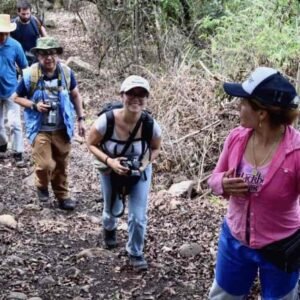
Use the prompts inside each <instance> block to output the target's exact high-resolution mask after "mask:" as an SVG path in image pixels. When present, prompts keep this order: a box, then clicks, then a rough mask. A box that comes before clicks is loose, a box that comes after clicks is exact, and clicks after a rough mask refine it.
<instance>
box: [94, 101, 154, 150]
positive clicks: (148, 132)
mask: <svg viewBox="0 0 300 300" xmlns="http://www.w3.org/2000/svg"><path fill="white" fill-rule="evenodd" d="M122 107H123V103H122V102H121V101H118V100H113V101H110V102H108V103H106V104H104V106H103V109H102V110H101V111H100V112H99V113H98V116H101V115H102V114H104V113H105V114H106V118H107V127H106V132H105V134H104V137H103V139H102V141H101V144H103V143H105V142H106V141H108V140H110V139H111V137H112V135H113V131H114V126H115V117H114V114H113V110H114V109H117V108H122ZM153 125H154V121H153V117H152V116H151V114H150V112H148V111H146V110H144V111H143V113H142V134H141V139H142V141H145V142H146V143H147V145H148V147H149V145H150V143H151V140H152V136H153ZM143 150H144V149H143Z"/></svg>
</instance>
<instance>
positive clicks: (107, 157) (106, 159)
mask: <svg viewBox="0 0 300 300" xmlns="http://www.w3.org/2000/svg"><path fill="white" fill-rule="evenodd" d="M109 158H110V157H109V156H108V155H107V156H106V158H105V161H104V163H105V164H106V165H107V166H108V164H107V161H108V159H109Z"/></svg>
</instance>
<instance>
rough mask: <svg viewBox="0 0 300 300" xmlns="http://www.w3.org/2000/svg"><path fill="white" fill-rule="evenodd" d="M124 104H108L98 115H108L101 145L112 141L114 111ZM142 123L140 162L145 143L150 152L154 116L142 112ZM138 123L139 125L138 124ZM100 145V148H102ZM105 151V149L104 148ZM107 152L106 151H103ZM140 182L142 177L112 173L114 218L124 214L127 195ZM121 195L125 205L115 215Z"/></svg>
mask: <svg viewBox="0 0 300 300" xmlns="http://www.w3.org/2000/svg"><path fill="white" fill-rule="evenodd" d="M122 107H123V104H122V102H120V101H111V102H108V103H106V104H105V105H104V107H103V109H102V110H101V111H100V113H99V114H98V116H100V115H102V114H104V113H105V114H106V118H107V126H106V132H105V134H104V137H103V139H102V141H101V145H103V144H104V142H106V141H108V140H110V139H111V137H112V134H113V130H114V126H115V118H114V114H113V110H114V109H117V108H122ZM139 122H141V123H142V133H141V140H142V154H141V157H140V158H139V159H140V160H142V158H143V156H144V154H145V150H146V145H145V143H147V146H148V149H149V151H150V142H151V140H152V135H153V125H154V121H153V118H152V116H151V115H150V113H149V112H148V111H145V110H144V111H143V112H142V116H141V119H140V120H139V121H138V123H139ZM138 123H137V124H138ZM138 127H139V126H138V125H136V128H135V129H134V130H133V132H132V134H133V135H135V133H136V129H138ZM133 138H134V136H131V137H129V139H128V141H127V143H128V142H129V144H130V140H131V141H132V140H133ZM127 143H126V142H125V144H126V145H125V146H124V149H123V152H125V151H126V150H125V149H126V148H127V147H126V146H128V145H129V144H128V145H127ZM101 145H100V146H101ZM102 149H103V147H102ZM103 150H104V151H105V149H103ZM144 176H146V174H145V173H144ZM139 180H140V176H120V175H119V174H117V173H115V172H112V173H111V185H112V194H111V207H110V211H111V214H112V215H113V216H114V217H120V216H122V215H123V214H124V211H125V202H126V195H128V194H129V193H130V190H131V188H132V187H133V186H134V185H135V184H136V183H137V182H138V181H139ZM117 195H119V197H120V199H121V201H122V203H123V208H122V211H121V212H119V213H117V214H115V213H114V212H113V207H114V204H115V200H116V196H117Z"/></svg>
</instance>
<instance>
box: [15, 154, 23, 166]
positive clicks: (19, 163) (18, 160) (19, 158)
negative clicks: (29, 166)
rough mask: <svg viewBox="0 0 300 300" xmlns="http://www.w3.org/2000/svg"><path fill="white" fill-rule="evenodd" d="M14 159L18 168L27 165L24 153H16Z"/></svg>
mask: <svg viewBox="0 0 300 300" xmlns="http://www.w3.org/2000/svg"><path fill="white" fill-rule="evenodd" d="M14 160H15V163H16V166H17V167H18V168H23V167H25V161H24V159H23V153H21V152H17V153H14Z"/></svg>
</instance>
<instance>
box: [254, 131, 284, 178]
mask: <svg viewBox="0 0 300 300" xmlns="http://www.w3.org/2000/svg"><path fill="white" fill-rule="evenodd" d="M282 133H283V132H282V131H280V134H279V135H278V137H277V138H276V139H275V140H274V142H273V143H272V145H271V147H270V150H269V151H268V152H267V155H266V156H265V157H264V159H263V160H261V161H260V162H258V163H257V161H256V155H255V149H254V148H255V147H254V139H255V131H254V132H253V139H252V155H253V161H254V168H253V170H252V175H254V176H256V175H257V173H258V167H259V166H263V165H264V164H265V162H266V161H267V160H268V159H269V158H270V155H271V154H272V152H273V151H274V149H275V148H276V146H277V145H278V142H279V141H280V139H281V136H282Z"/></svg>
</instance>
